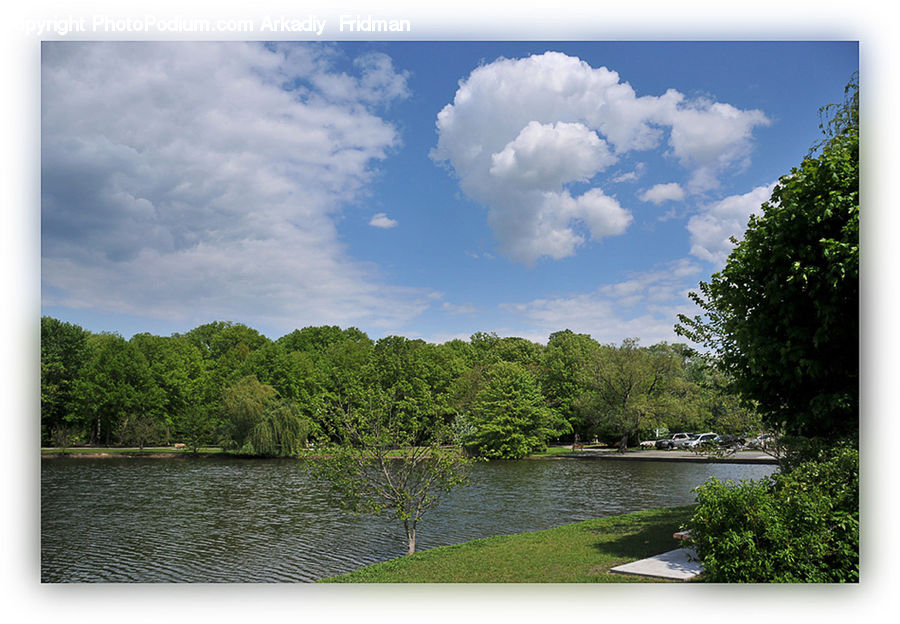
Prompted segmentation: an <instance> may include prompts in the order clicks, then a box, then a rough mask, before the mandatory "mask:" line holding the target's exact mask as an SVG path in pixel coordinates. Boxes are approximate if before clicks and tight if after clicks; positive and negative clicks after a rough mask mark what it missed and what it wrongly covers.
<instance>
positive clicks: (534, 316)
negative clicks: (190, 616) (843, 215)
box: [40, 41, 859, 344]
mask: <svg viewBox="0 0 900 624" xmlns="http://www.w3.org/2000/svg"><path fill="white" fill-rule="evenodd" d="M858 68H859V57H858V45H857V43H856V42H854V41H830V42H814V41H807V42H753V43H749V42H587V41H565V42H553V41H548V42H543V41H525V42H515V41H498V42H484V41H461V42H446V41H419V42H413V41H395V42H391V41H372V42H365V41H344V42H287V43H265V42H243V41H228V42H177V41H162V42H111V41H102V42H76V41H53V42H50V41H45V42H43V43H42V46H41V120H40V123H41V133H42V134H41V136H42V138H41V153H40V156H41V224H40V225H41V237H40V238H41V307H42V314H45V315H50V316H54V317H56V318H59V319H62V320H65V321H68V322H72V323H77V324H79V325H81V326H82V327H84V328H86V329H88V330H91V331H115V332H118V333H120V334H122V335H124V336H126V337H129V336H131V335H132V334H134V333H139V332H145V331H148V332H151V333H154V334H158V335H169V334H171V333H174V332H184V331H187V330H189V329H191V328H193V327H196V326H198V325H200V324H203V323H207V322H210V321H214V320H229V321H235V322H241V323H245V324H247V325H249V326H251V327H253V328H255V329H257V330H259V331H260V332H262V333H264V334H265V335H267V336H269V337H270V338H272V339H275V338H278V337H279V336H282V335H284V334H286V333H289V332H290V331H292V330H294V329H298V328H302V327H306V326H310V325H340V326H342V327H349V326H354V327H358V328H360V329H362V330H363V331H365V332H366V333H367V334H369V336H370V337H372V338H375V339H377V338H380V337H383V336H387V335H394V334H396V335H402V336H406V337H408V338H423V339H425V340H427V341H430V342H437V343H440V342H445V341H447V340H450V339H453V338H463V339H466V338H468V337H469V336H470V335H471V334H472V333H474V332H478V331H482V332H496V333H497V334H498V335H501V336H521V337H525V338H528V339H530V340H534V341H537V342H542V343H546V341H547V338H548V336H549V335H550V334H551V333H553V332H555V331H560V330H563V329H571V330H573V331H576V332H579V333H587V334H590V335H591V336H593V337H594V338H595V339H597V340H599V341H601V342H611V343H619V342H621V341H622V340H623V339H624V338H628V337H636V338H639V339H640V340H641V342H642V343H643V344H652V343H655V342H659V341H663V340H665V341H669V342H673V341H681V342H683V341H684V339H683V338H681V337H679V336H677V335H676V334H675V333H674V331H673V326H674V324H675V323H676V321H677V315H678V314H679V313H685V314H695V313H697V312H698V310H697V309H696V307H695V306H694V305H693V304H692V303H691V302H690V300H689V299H688V293H689V292H690V291H691V290H696V289H697V285H698V283H699V282H700V281H701V280H708V279H709V277H710V275H711V274H712V273H713V272H714V271H717V270H719V269H720V268H722V266H723V265H724V262H725V259H726V258H727V256H728V253H729V250H730V249H731V243H730V242H729V238H730V237H732V236H735V237H738V238H740V236H741V234H742V232H743V230H744V228H745V227H746V223H747V220H748V218H749V216H750V215H751V214H754V213H759V212H760V206H761V204H762V203H763V202H764V201H766V200H767V199H768V197H769V195H770V193H771V191H772V188H773V185H774V184H775V183H776V182H777V181H778V178H779V177H780V176H782V175H784V174H787V173H788V172H789V171H790V169H791V168H792V167H794V166H797V165H799V163H800V162H801V160H802V158H803V157H804V156H805V155H806V153H807V151H808V150H809V148H810V147H811V146H812V145H813V144H814V143H816V142H817V141H818V139H819V137H820V136H821V135H820V131H819V128H818V124H819V118H818V110H819V108H820V107H822V106H824V105H826V104H829V103H837V102H840V101H841V99H842V96H843V89H844V86H845V85H846V84H847V82H848V81H849V80H850V79H851V76H852V74H853V73H854V72H855V71H857V69H858Z"/></svg>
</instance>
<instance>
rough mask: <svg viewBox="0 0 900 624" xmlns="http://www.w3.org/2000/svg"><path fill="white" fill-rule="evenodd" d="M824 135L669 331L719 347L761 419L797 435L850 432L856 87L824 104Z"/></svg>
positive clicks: (855, 298)
mask: <svg viewBox="0 0 900 624" xmlns="http://www.w3.org/2000/svg"><path fill="white" fill-rule="evenodd" d="M824 113H825V115H824V121H823V124H822V129H823V131H824V132H825V139H824V141H823V143H820V144H819V145H817V146H814V150H818V149H819V148H821V152H816V151H811V153H810V154H809V155H808V156H807V157H806V158H805V159H804V160H803V162H802V163H801V164H800V166H799V167H796V168H794V169H792V170H791V172H790V174H788V175H786V176H783V177H782V178H781V179H780V180H779V182H778V184H777V185H776V187H775V189H774V191H773V192H772V197H771V199H770V200H769V201H768V202H766V203H764V204H763V205H762V214H761V215H759V216H754V217H751V218H750V222H749V224H748V226H747V230H746V232H745V234H744V238H743V240H741V241H739V242H736V246H735V248H734V250H733V251H732V253H731V255H730V256H729V258H728V261H727V263H726V265H725V267H724V268H723V269H722V270H721V271H719V272H717V273H714V274H713V275H712V278H711V279H710V281H709V282H701V283H700V287H699V292H698V293H692V298H693V300H694V301H695V302H696V303H697V305H698V306H699V307H700V308H701V309H702V311H703V314H701V315H698V316H695V317H693V318H689V317H687V316H684V315H681V316H680V317H679V318H680V321H681V323H680V324H679V325H678V326H677V327H676V331H678V332H679V333H680V334H682V335H684V336H687V337H688V338H690V339H692V340H694V341H695V342H698V343H701V344H704V345H706V346H707V347H708V348H710V349H712V350H713V351H715V352H716V353H717V354H718V356H719V362H720V363H721V366H722V367H723V369H724V370H725V371H726V372H728V373H729V374H730V375H731V377H732V378H733V379H734V383H735V386H736V388H737V390H738V391H739V392H740V393H741V394H742V395H743V396H744V397H746V398H747V399H751V400H753V401H754V402H755V403H756V405H757V406H758V409H759V410H760V412H761V414H762V416H763V418H764V419H765V421H766V423H767V424H768V425H769V426H771V427H774V428H777V429H780V430H783V431H784V432H786V433H788V434H792V435H796V436H804V437H820V438H826V439H836V438H845V437H854V436H856V435H857V432H858V427H859V420H858V407H859V90H858V85H857V83H856V82H855V81H854V82H852V83H851V84H850V85H848V87H847V90H846V98H845V101H844V103H843V104H842V105H840V106H834V107H829V108H826V109H824Z"/></svg>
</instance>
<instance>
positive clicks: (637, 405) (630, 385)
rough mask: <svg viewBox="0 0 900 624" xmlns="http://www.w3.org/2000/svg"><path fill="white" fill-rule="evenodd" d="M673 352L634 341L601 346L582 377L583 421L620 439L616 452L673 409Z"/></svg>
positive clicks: (676, 371)
mask: <svg viewBox="0 0 900 624" xmlns="http://www.w3.org/2000/svg"><path fill="white" fill-rule="evenodd" d="M680 367H681V358H680V356H679V355H678V353H677V350H676V349H673V348H672V347H671V346H669V345H667V344H665V343H661V344H658V345H654V346H653V347H650V348H642V347H640V346H639V345H638V341H637V339H635V338H628V339H625V340H623V341H622V345H621V346H620V347H616V346H613V345H603V346H602V347H601V349H600V354H599V357H598V358H597V359H596V360H594V362H593V363H592V365H591V366H589V367H588V368H587V371H586V373H585V377H584V383H585V385H586V386H587V387H588V388H590V393H589V394H588V395H586V396H585V397H584V398H582V400H581V401H580V402H579V403H580V407H581V409H582V410H584V412H585V413H586V416H585V417H586V418H587V419H588V420H589V421H592V422H593V423H594V424H595V425H600V426H605V427H607V428H608V429H610V430H612V431H614V432H616V433H617V435H618V436H620V442H619V450H620V451H625V450H626V449H627V448H628V441H629V439H631V438H634V437H635V436H636V435H638V434H639V433H640V432H641V431H646V430H647V429H650V428H652V427H654V426H655V425H656V424H658V423H661V422H662V418H663V416H664V415H665V414H667V413H669V412H670V411H671V410H673V409H676V401H675V395H674V393H673V388H674V384H673V381H674V380H675V379H676V378H677V377H678V376H679V375H680Z"/></svg>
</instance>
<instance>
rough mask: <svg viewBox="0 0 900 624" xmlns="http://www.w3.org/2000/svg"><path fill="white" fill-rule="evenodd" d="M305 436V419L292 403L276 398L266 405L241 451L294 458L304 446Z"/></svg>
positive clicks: (306, 423)
mask: <svg viewBox="0 0 900 624" xmlns="http://www.w3.org/2000/svg"><path fill="white" fill-rule="evenodd" d="M308 435H309V422H308V421H307V420H306V419H305V418H304V417H303V415H302V414H301V413H300V409H299V408H298V407H297V406H296V404H294V403H292V402H290V401H288V400H286V399H276V400H274V401H270V402H269V403H268V404H267V405H266V407H265V409H264V410H263V414H262V418H260V420H259V421H258V422H257V423H256V424H255V425H254V426H253V429H251V430H250V434H249V435H248V436H247V440H246V442H244V445H243V446H242V447H241V451H242V452H245V453H247V454H250V455H262V456H266V457H296V456H297V455H298V454H299V453H300V452H301V451H302V450H303V449H304V448H305V446H306V438H307V436H308Z"/></svg>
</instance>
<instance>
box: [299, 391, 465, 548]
mask: <svg viewBox="0 0 900 624" xmlns="http://www.w3.org/2000/svg"><path fill="white" fill-rule="evenodd" d="M392 403H393V402H392V401H390V400H389V399H388V397H387V396H386V395H385V393H383V392H381V391H380V390H377V389H373V390H372V392H371V393H370V394H369V396H368V397H367V399H365V400H364V401H363V403H362V405H360V406H358V407H355V408H352V409H350V408H348V409H346V410H344V411H343V413H342V414H340V415H338V418H336V423H338V427H339V429H338V430H337V431H335V432H333V433H332V437H333V438H335V439H337V440H339V441H340V442H339V443H338V444H335V445H332V446H331V447H329V448H328V449H325V450H323V451H322V456H320V457H318V458H316V459H314V460H313V461H311V462H310V467H311V469H312V471H313V472H314V474H316V475H317V476H318V477H319V478H320V479H322V481H323V482H324V483H327V484H328V486H329V487H330V489H331V491H332V492H333V493H334V494H336V495H337V498H338V501H339V503H340V504H341V506H342V507H344V508H345V509H347V510H349V511H351V512H355V513H364V514H372V515H377V516H382V517H388V518H393V519H395V520H399V521H400V522H401V523H402V524H403V528H404V530H405V531H406V538H407V544H408V551H407V552H408V554H412V553H414V552H415V550H416V529H417V527H418V524H419V521H420V520H421V519H422V516H423V515H424V514H425V512H426V511H428V510H429V509H431V508H433V507H434V506H435V505H436V504H437V503H438V501H439V499H440V496H441V494H443V493H445V492H449V491H450V490H451V489H453V488H454V487H457V486H461V485H466V484H468V480H469V465H470V463H471V461H472V460H471V459H468V458H466V457H465V456H464V455H463V453H462V452H461V451H460V449H459V448H456V447H453V446H445V443H447V442H448V441H449V438H450V431H449V429H448V428H445V427H443V426H442V425H440V424H434V421H433V420H432V419H429V418H422V419H421V420H417V419H410V418H408V415H407V416H404V415H401V413H400V411H399V410H397V409H396V408H395V407H396V406H395V405H393V404H392ZM423 423H428V425H427V426H426V425H424V424H423Z"/></svg>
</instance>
